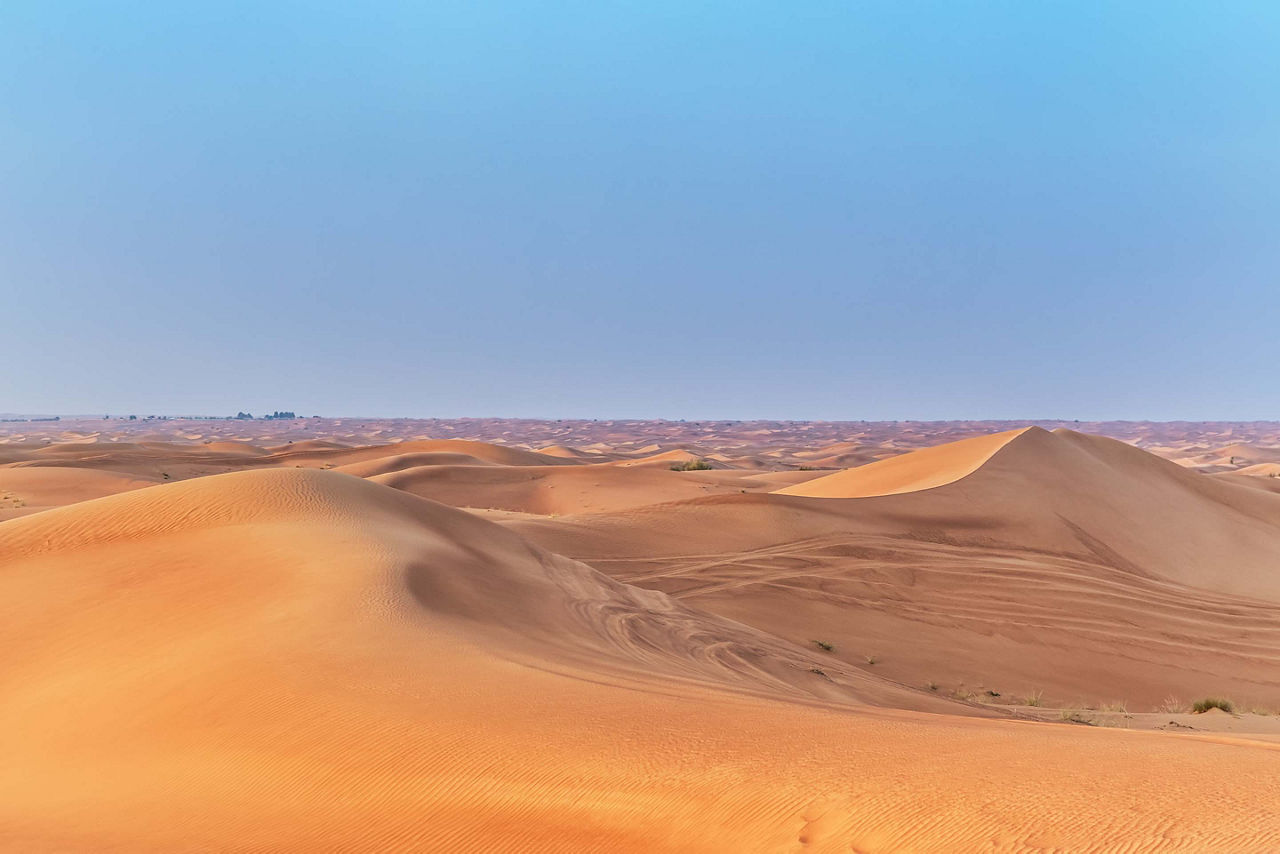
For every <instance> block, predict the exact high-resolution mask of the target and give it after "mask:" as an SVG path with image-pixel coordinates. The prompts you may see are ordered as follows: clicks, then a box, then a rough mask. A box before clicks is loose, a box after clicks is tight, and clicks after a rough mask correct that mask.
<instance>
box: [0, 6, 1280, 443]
mask: <svg viewBox="0 0 1280 854" xmlns="http://www.w3.org/2000/svg"><path fill="white" fill-rule="evenodd" d="M1277 45H1280V4H1277V3H1274V2H1265V3H1262V2H1259V3H1232V2H1226V3H1220V4H1206V3H1177V2H1159V3H1157V2H1147V3H1138V2H1135V3H1114V2H1094V3H1089V2H1073V3H1025V2H986V3H965V2H937V3H911V2H904V3H893V2H877V3H871V2H852V1H851V0H845V2H822V0H810V2H804V3H787V4H783V3H768V4H766V3H753V2H745V3H744V2H737V3H697V2H688V0H681V2H666V0H650V2H645V3H616V2H615V3H609V2H559V3H515V2H491V3H475V2H432V3H425V4H424V3H411V2H404V3H389V2H369V3H359V4H353V3H338V2H308V3H301V2H298V3H281V2H275V3H271V2H267V3H259V2H219V3H199V4H197V3H183V2H174V3H158V2H145V3H143V2H116V3H107V2H100V3H73V2H61V3H60V2H27V0H11V2H6V3H4V4H3V5H0V69H2V71H3V73H2V75H0V87H2V89H0V91H2V92H3V97H0V152H2V156H0V181H2V182H3V183H2V185H0V186H2V187H3V192H0V299H2V303H0V306H2V307H0V340H2V341H3V343H4V345H5V349H6V351H7V356H8V368H7V369H6V370H4V371H0V411H8V412H36V413H96V412H112V413H122V412H139V413H142V412H148V413H150V412H155V413H205V414H222V413H228V412H235V411H236V410H240V409H244V410H250V411H254V412H260V411H263V410H272V409H291V410H295V411H298V412H300V413H305V414H312V413H319V414H324V415H367V416H420V417H431V416H439V417H452V416H468V415H474V416H532V417H551V418H557V417H562V418H572V417H586V418H592V417H599V418H608V417H617V418H623V417H654V418H657V417H667V418H690V419H695V418H696V419H707V418H730V419H747V418H792V419H868V420H873V419H913V418H920V419H930V418H937V419H944V418H1025V419H1031V418H1066V419H1072V418H1079V419H1082V420H1092V419H1107V418H1129V419H1155V420H1170V419H1189V420H1196V419H1205V420H1211V419H1222V420H1228V419H1239V420H1245V419H1280V381H1278V380H1277V365H1280V233H1278V232H1280V50H1277V47H1276V46H1277Z"/></svg>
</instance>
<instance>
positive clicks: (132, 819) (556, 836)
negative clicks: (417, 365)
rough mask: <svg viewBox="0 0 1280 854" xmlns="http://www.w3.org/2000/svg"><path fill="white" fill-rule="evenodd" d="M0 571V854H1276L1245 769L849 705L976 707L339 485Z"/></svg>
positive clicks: (102, 515)
mask: <svg viewBox="0 0 1280 854" xmlns="http://www.w3.org/2000/svg"><path fill="white" fill-rule="evenodd" d="M0 566H3V568H4V571H3V573H0V586H2V588H3V593H4V595H3V596H0V602H2V603H3V604H2V605H0V608H3V609H4V615H3V617H4V618H3V620H0V637H3V640H4V642H5V645H6V649H7V650H8V651H9V652H10V654H9V655H8V656H6V658H5V663H4V664H3V665H2V666H0V668H2V669H0V679H2V680H3V684H4V686H5V691H4V694H3V697H4V701H3V704H2V705H0V732H5V733H9V734H11V735H16V736H17V738H14V739H11V740H10V742H9V743H8V744H7V745H6V762H5V763H4V766H3V769H2V770H0V795H2V797H0V841H2V842H3V843H4V844H5V845H6V847H9V848H12V849H19V850H54V849H57V850H67V849H74V850H84V849H93V850H103V849H113V848H114V849H121V850H139V849H150V850H154V849H165V850H208V849H216V850H228V849H239V850H263V849H270V850H282V849H291V850H303V849H314V848H329V849H345V850H352V849H359V850H375V849H376V850H423V849H424V848H425V849H428V850H467V851H480V850H521V851H564V850H611V851H655V850H671V851H676V850H679V851H746V850H752V851H766V852H784V851H796V850H812V851H849V850H861V851H871V850H903V849H912V850H961V849H970V848H978V847H979V846H992V845H993V841H994V844H995V846H996V847H997V848H998V847H1004V848H1008V849H1009V850H1026V849H1029V848H1034V847H1040V848H1059V849H1081V850H1083V849H1086V848H1098V849H1102V848H1108V847H1114V846H1115V845H1116V844H1123V845H1125V846H1126V847H1128V848H1130V849H1131V850H1142V849H1143V848H1151V849H1154V848H1156V847H1160V848H1164V849H1166V850H1178V849H1181V850H1206V849H1209V848H1215V849H1218V850H1223V849H1230V850H1266V849H1268V848H1272V847H1274V846H1275V845H1277V844H1280V827H1277V826H1276V825H1275V823H1273V822H1272V821H1271V820H1270V818H1269V816H1270V811H1269V808H1268V807H1269V805H1270V804H1273V803H1275V801H1276V799H1277V798H1278V797H1280V778H1277V777H1276V775H1274V774H1273V773H1271V770H1272V767H1273V765H1274V763H1275V761H1276V756H1277V754H1276V753H1275V752H1273V751H1270V750H1268V749H1267V748H1266V747H1264V746H1247V743H1245V742H1239V741H1231V742H1230V743H1224V742H1222V741H1221V740H1220V741H1219V742H1213V741H1197V740H1195V739H1194V737H1188V736H1173V735H1163V734H1158V735H1145V734H1132V733H1119V732H1103V731H1089V730H1081V729H1075V728H1071V727H1064V726H1055V725H1048V724H1035V723H1025V722H1022V723H1018V722H1006V721H998V720H981V719H976V718H966V717H964V716H947V717H939V716H938V715H936V714H920V713H918V712H911V711H901V710H879V711H877V710H872V709H870V708H869V707H867V706H865V705H862V704H863V703H866V702H873V703H881V704H886V705H901V704H903V703H909V704H916V705H917V706H920V707H923V708H930V709H932V710H933V711H945V710H947V709H955V710H957V711H962V712H963V711H968V712H973V713H983V712H982V710H981V709H980V708H979V707H974V706H972V705H968V706H964V705H959V704H955V703H949V702H947V701H944V700H943V699H941V698H938V697H932V696H930V695H929V694H927V693H926V692H920V691H910V690H906V689H903V688H900V687H898V686H895V685H894V684H893V683H892V682H889V681H886V680H884V679H883V678H881V677H880V676H879V675H873V674H869V673H865V672H861V671H859V669H857V668H853V667H849V666H847V665H844V664H841V663H840V662H839V661H838V660H835V659H834V658H833V657H832V656H829V655H825V654H823V653H821V652H818V651H812V652H810V651H806V650H805V649H804V648H802V647H800V646H798V645H791V644H787V643H786V642H783V641H779V640H776V639H773V638H771V637H769V636H768V635H765V634H762V633H760V632H758V631H756V630H753V629H750V628H747V627H746V626H742V625H740V624H735V623H731V622H726V621H724V620H722V619H718V618H715V617H712V616H708V615H702V614H699V613H697V612H693V611H689V610H687V609H685V608H683V607H682V606H680V605H679V604H678V603H676V602H674V601H672V600H671V599H669V598H667V597H665V596H662V595H661V594H657V593H653V592H645V591H641V590H637V589H635V588H632V587H628V586H626V585H622V584H619V583H616V582H612V581H609V580H608V579H606V578H604V577H602V576H601V575H599V574H598V573H595V572H593V571H591V570H590V569H588V568H587V567H585V566H583V565H582V564H579V563H575V562H573V561H570V560H566V559H564V558H560V557H557V556H555V555H552V554H549V553H547V552H544V551H541V550H539V549H537V548H535V547H533V546H531V545H530V544H528V543H527V542H525V541H523V540H522V539H520V538H519V537H517V536H514V535H512V534H510V533H506V532H504V531H502V530H501V529H499V528H497V527H496V526H494V525H492V524H490V523H487V522H484V521H483V520H479V519H476V518H474V517H471V516H469V515H467V514H464V513H461V512H458V511H454V510H451V509H449V508H446V507H443V506H440V505H437V504H432V503H429V502H424V501H422V500H420V499H417V498H414V497H413V496H409V495H405V494H403V493H401V492H398V491H396V490H392V489H388V488H386V487H383V486H379V485H377V484H373V483H369V482H367V481H362V480H359V479H356V478H353V477H350V476H346V475H342V474H337V473H326V472H317V471H307V470H290V469H284V470H266V471H256V472H246V473H237V474H230V475H223V476H217V477H207V478H201V479H198V480H193V481H189V482H185V483H180V484H169V485H164V486H158V487H155V488H153V489H147V490H142V491H137V492H132V493H127V494H123V495H117V496H112V497H108V498H103V499H99V500H95V501H89V502H85V503H82V504H78V505H75V506H72V507H66V508H62V509H56V510H50V511H46V512H44V513H40V514H37V515H35V516H31V517H27V518H23V519H17V520H13V521H9V522H5V523H2V524H0ZM811 669H820V670H822V671H823V674H815V673H812V672H810V670H811ZM992 713H993V712H991V711H986V712H985V714H988V715H990V714H992ZM885 756H893V757H895V758H894V761H893V762H892V763H885V762H884V761H883V757H885ZM1100 763H1104V764H1105V766H1106V768H1107V774H1106V776H1105V779H1104V780H1102V781H1100V780H1099V777H1098V774H1097V771H1096V769H1097V768H1098V767H1099V764H1100ZM1156 766H1158V767H1159V768H1161V773H1160V774H1158V775H1154V776H1153V775H1152V774H1151V769H1152V767H1156ZM1219 776H1226V777H1227V778H1228V779H1230V780H1233V781H1240V780H1248V781H1249V785H1247V786H1240V785H1228V786H1217V787H1213V788H1211V789H1206V787H1205V781H1206V780H1211V779H1215V778H1217V777H1219ZM993 802H994V803H999V804H1000V805H1001V808H1000V809H999V810H991V809H988V808H987V807H986V806H985V805H989V804H991V803H993ZM1171 802H1176V803H1178V804H1179V811H1178V816H1177V820H1176V821H1173V822H1171V821H1170V819H1169V816H1168V809H1167V805H1168V804H1169V803H1171ZM1082 816H1088V817H1089V819H1088V820H1087V821H1083V820H1082V819H1081V817H1082Z"/></svg>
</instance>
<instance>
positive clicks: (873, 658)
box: [867, 655, 880, 664]
mask: <svg viewBox="0 0 1280 854" xmlns="http://www.w3.org/2000/svg"><path fill="white" fill-rule="evenodd" d="M879 660H880V658H879V657H878V656H875V655H868V656H867V664H875V663H876V662H877V661H879Z"/></svg>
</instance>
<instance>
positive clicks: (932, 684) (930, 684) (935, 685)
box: [925, 682, 938, 691]
mask: <svg viewBox="0 0 1280 854" xmlns="http://www.w3.org/2000/svg"><path fill="white" fill-rule="evenodd" d="M925 687H926V688H928V689H929V690H930V691H937V690H938V683H937V682H928V683H926V684H925Z"/></svg>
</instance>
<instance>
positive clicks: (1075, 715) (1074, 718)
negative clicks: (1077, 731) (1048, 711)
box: [1058, 709, 1097, 726]
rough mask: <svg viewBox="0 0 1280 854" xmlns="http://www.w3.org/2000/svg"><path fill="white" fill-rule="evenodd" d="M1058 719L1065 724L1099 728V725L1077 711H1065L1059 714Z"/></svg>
mask: <svg viewBox="0 0 1280 854" xmlns="http://www.w3.org/2000/svg"><path fill="white" fill-rule="evenodd" d="M1058 718H1059V720H1061V721H1063V722H1064V723H1070V724H1084V725H1085V726H1097V724H1096V723H1094V721H1093V719H1092V718H1086V717H1085V716H1084V715H1083V714H1081V713H1080V712H1077V711H1076V710H1075V709H1063V710H1062V711H1061V712H1059V713H1058Z"/></svg>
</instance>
